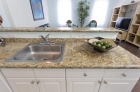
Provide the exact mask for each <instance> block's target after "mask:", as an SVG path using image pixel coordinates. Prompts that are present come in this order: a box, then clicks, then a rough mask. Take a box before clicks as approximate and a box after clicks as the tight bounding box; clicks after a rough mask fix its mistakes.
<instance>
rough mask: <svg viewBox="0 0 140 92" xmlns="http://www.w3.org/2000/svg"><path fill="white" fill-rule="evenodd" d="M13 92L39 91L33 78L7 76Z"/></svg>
mask: <svg viewBox="0 0 140 92" xmlns="http://www.w3.org/2000/svg"><path fill="white" fill-rule="evenodd" d="M7 81H8V82H9V84H10V86H11V88H12V89H13V91H14V92H39V89H38V86H37V84H36V80H35V78H7Z"/></svg>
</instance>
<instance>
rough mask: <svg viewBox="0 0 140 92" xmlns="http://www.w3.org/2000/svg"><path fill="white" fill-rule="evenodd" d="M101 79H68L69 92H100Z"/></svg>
mask: <svg viewBox="0 0 140 92" xmlns="http://www.w3.org/2000/svg"><path fill="white" fill-rule="evenodd" d="M99 81H101V78H67V92H98V90H99V87H100V83H99Z"/></svg>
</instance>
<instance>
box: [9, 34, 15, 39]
mask: <svg viewBox="0 0 140 92" xmlns="http://www.w3.org/2000/svg"><path fill="white" fill-rule="evenodd" d="M8 37H9V38H16V35H13V34H9V35H8Z"/></svg>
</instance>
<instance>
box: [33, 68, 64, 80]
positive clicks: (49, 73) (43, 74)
mask: <svg viewBox="0 0 140 92" xmlns="http://www.w3.org/2000/svg"><path fill="white" fill-rule="evenodd" d="M33 70H34V73H35V76H36V77H37V78H64V77H65V69H33Z"/></svg>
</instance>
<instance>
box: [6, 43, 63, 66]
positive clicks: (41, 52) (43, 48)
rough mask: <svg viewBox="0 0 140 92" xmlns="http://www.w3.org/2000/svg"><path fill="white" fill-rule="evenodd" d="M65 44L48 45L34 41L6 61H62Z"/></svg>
mask: <svg viewBox="0 0 140 92" xmlns="http://www.w3.org/2000/svg"><path fill="white" fill-rule="evenodd" d="M64 52H65V44H60V43H56V44H55V45H46V44H40V43H33V44H29V45H27V46H26V47H25V48H23V49H22V50H20V51H18V52H17V53H16V54H14V55H13V56H12V57H10V58H8V59H7V60H5V61H4V63H16V62H17V63H42V62H49V63H62V61H63V58H64Z"/></svg>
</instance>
